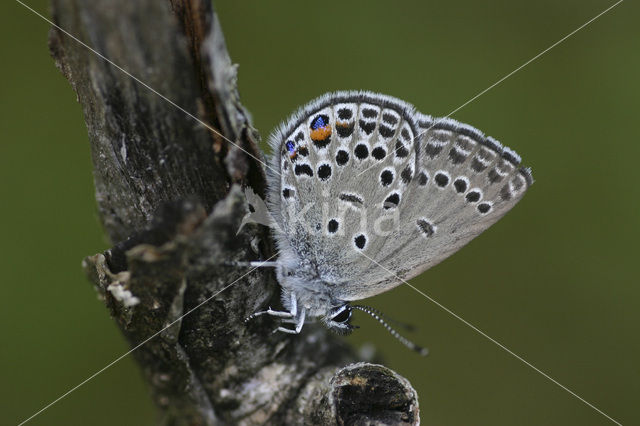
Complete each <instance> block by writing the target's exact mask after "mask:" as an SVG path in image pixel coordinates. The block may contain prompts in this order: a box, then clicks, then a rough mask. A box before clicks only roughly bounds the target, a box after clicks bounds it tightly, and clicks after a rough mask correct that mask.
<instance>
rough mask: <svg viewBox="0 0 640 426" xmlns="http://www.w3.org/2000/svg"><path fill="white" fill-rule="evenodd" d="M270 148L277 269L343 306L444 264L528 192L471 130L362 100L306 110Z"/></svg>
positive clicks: (513, 157) (326, 99) (352, 96)
mask: <svg viewBox="0 0 640 426" xmlns="http://www.w3.org/2000/svg"><path fill="white" fill-rule="evenodd" d="M270 142H271V145H272V148H273V150H274V155H273V157H272V167H271V169H272V170H273V169H277V170H279V171H280V174H279V175H278V174H275V173H273V172H270V173H269V179H270V185H269V187H270V192H269V203H270V205H271V211H272V212H273V214H274V215H275V219H276V221H277V222H278V224H279V227H280V229H279V230H277V231H276V240H277V242H278V246H279V249H280V253H281V259H283V260H282V261H284V262H285V263H286V262H290V265H288V266H289V267H291V268H306V269H308V270H310V271H312V275H313V276H314V277H319V278H320V280H321V281H322V282H324V283H326V285H327V286H329V287H330V288H331V294H332V295H333V296H334V297H336V298H338V299H341V300H347V301H348V300H357V299H362V298H365V297H369V296H372V295H375V294H378V293H381V292H384V291H386V290H389V289H390V288H393V287H395V286H396V285H398V284H400V283H401V281H400V280H399V279H398V277H400V278H402V279H409V278H411V277H413V276H415V275H417V274H419V273H420V272H422V271H424V270H426V269H428V268H429V267H431V266H433V265H435V264H437V263H438V262H440V261H442V260H443V259H445V258H446V257H448V256H449V255H451V254H452V253H454V252H455V251H457V250H458V249H460V248H461V247H462V246H464V245H465V244H466V243H468V242H469V241H470V240H471V239H473V238H474V237H476V236H477V235H479V234H480V233H481V232H482V231H484V230H485V229H487V228H488V227H489V226H491V225H492V224H493V223H495V222H496V221H497V220H498V219H500V217H502V216H503V215H504V214H505V213H506V212H507V211H508V210H509V209H511V208H512V207H513V206H514V205H515V204H516V203H517V202H518V201H519V200H520V199H521V198H522V196H523V195H524V193H525V191H526V189H527V188H528V187H529V185H530V184H531V183H532V178H531V174H530V172H529V171H528V170H527V169H523V168H519V166H518V164H519V162H520V159H519V157H518V155H517V154H516V153H515V152H513V151H511V150H510V149H508V148H504V147H502V146H501V145H500V144H499V143H498V142H496V141H495V140H493V139H492V138H487V137H485V136H484V135H483V134H482V133H481V132H479V131H478V130H476V129H474V128H472V127H470V126H467V125H464V124H461V123H458V122H456V121H455V120H451V119H438V120H433V119H432V118H431V117H429V116H425V115H422V114H419V113H417V112H416V111H415V110H414V109H413V107H412V106H411V105H409V104H407V103H405V102H403V101H400V100H398V99H394V98H391V97H387V96H383V95H377V94H371V93H367V92H338V93H334V94H329V95H325V96H323V97H321V98H319V99H318V100H316V101H313V102H311V103H310V104H309V105H307V106H306V107H303V108H302V109H301V110H299V111H298V112H297V113H296V114H294V116H293V117H291V118H290V119H289V120H288V121H287V122H285V124H284V125H283V126H282V127H281V128H280V129H278V131H276V133H275V134H274V135H273V136H272V138H271V140H270ZM380 265H381V266H382V267H381V266H380ZM309 290H310V291H313V290H314V289H309Z"/></svg>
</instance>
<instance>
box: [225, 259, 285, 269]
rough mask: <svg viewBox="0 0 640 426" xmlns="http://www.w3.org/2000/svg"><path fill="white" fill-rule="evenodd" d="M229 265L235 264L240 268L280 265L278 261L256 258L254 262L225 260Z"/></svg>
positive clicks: (274, 266)
mask: <svg viewBox="0 0 640 426" xmlns="http://www.w3.org/2000/svg"><path fill="white" fill-rule="evenodd" d="M225 265H227V266H235V267H238V268H242V267H247V268H276V267H277V266H278V262H277V261H270V262H267V261H260V260H256V261H254V262H225Z"/></svg>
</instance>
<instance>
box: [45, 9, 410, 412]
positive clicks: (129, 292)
mask: <svg viewBox="0 0 640 426" xmlns="http://www.w3.org/2000/svg"><path fill="white" fill-rule="evenodd" d="M52 10H53V18H54V21H55V23H56V24H57V25H59V26H60V27H62V28H64V29H65V30H66V31H68V32H69V33H71V34H73V35H74V36H75V37H77V38H78V39H80V40H81V41H83V42H84V43H86V44H87V45H89V46H91V47H92V48H93V49H95V50H96V51H97V52H99V53H100V54H102V55H104V57H105V58H108V59H109V60H110V61H113V63H115V64H117V65H118V66H120V67H122V68H123V69H124V70H126V72H128V73H130V74H131V75H132V76H134V77H135V78H137V79H139V81H136V80H135V79H134V78H132V77H131V76H129V75H127V74H126V73H125V72H124V71H123V70H120V69H118V68H117V67H116V66H114V64H112V63H109V62H108V61H107V60H105V59H103V58H101V57H99V56H98V55H96V54H95V53H93V52H91V51H90V50H88V49H87V48H86V47H84V46H82V45H81V44H79V43H77V42H76V41H74V40H73V39H72V38H70V37H68V36H67V35H65V34H64V33H62V32H61V31H59V30H57V29H55V28H53V29H52V30H51V33H50V49H51V52H52V55H53V57H54V58H55V60H56V64H57V66H58V67H59V69H60V70H61V71H62V73H63V74H64V75H65V77H66V78H67V79H68V80H69V81H70V83H71V85H72V86H73V89H74V90H75V92H76V93H77V96H78V100H79V102H80V103H81V105H82V108H83V112H84V117H85V122H86V125H87V128H88V133H89V141H90V144H91V154H92V159H93V164H94V178H95V185H96V197H97V201H98V208H99V212H100V217H101V220H102V223H103V226H104V228H105V230H106V232H107V233H108V235H109V237H110V238H111V240H112V241H113V242H114V243H115V245H114V247H113V248H111V249H110V250H107V251H106V252H104V253H102V254H97V255H95V256H91V257H88V258H86V259H85V261H84V268H85V270H86V272H87V274H88V276H89V277H90V279H91V281H92V282H93V283H94V285H95V286H96V289H97V291H98V293H99V294H100V295H101V296H102V298H103V300H104V302H105V304H106V306H107V307H108V309H109V311H110V313H111V315H112V316H113V318H114V320H115V321H117V323H118V325H119V327H120V328H121V330H122V332H123V334H124V335H125V337H126V338H127V339H128V341H129V342H130V344H131V346H132V348H135V351H134V352H133V355H134V356H135V357H136V359H137V361H138V363H139V365H140V368H141V369H142V371H143V374H144V377H145V379H146V381H147V383H148V385H149V387H150V390H151V394H152V396H153V399H154V401H155V403H156V405H157V406H158V408H159V413H160V417H159V423H161V424H167V425H216V424H230V423H232V424H248V425H251V424H264V423H270V424H285V423H286V424H302V423H311V422H316V423H320V424H371V423H377V424H417V423H418V422H419V417H418V402H417V395H416V393H415V391H414V390H413V388H412V387H411V385H410V384H409V383H408V382H407V381H406V380H405V379H403V378H402V377H400V376H398V375H397V374H396V373H394V372H392V371H390V370H389V369H387V368H385V367H383V366H379V365H373V364H364V363H360V364H352V365H349V366H347V367H340V366H342V365H345V364H346V363H349V362H351V361H352V360H353V359H354V355H353V353H352V352H351V351H350V349H349V348H348V347H347V346H346V345H345V344H344V343H343V342H342V340H340V339H339V338H338V337H336V336H334V335H331V334H329V333H328V332H327V330H325V329H324V328H322V327H320V326H308V327H305V331H304V332H303V333H302V334H301V335H299V336H290V335H285V334H282V333H277V334H273V333H272V330H273V328H274V327H275V326H276V324H275V323H274V322H273V321H271V320H269V319H267V318H264V319H263V318H260V319H259V320H256V321H255V322H254V323H252V324H250V325H249V326H246V325H245V324H244V323H243V319H244V318H245V317H246V316H248V315H249V314H251V313H252V312H254V311H256V310H258V309H260V308H264V307H265V306H267V305H269V304H273V305H274V306H277V305H278V297H279V291H278V286H277V283H276V282H275V279H274V277H273V275H272V272H271V271H264V270H256V271H253V272H249V270H248V269H242V268H237V267H229V266H226V265H227V264H228V261H230V260H257V259H266V258H268V257H269V256H271V255H273V253H274V250H273V245H272V241H271V239H270V235H269V232H268V230H267V229H266V228H264V227H262V226H260V225H248V226H245V227H244V228H243V230H242V232H240V233H239V234H238V235H236V230H237V229H238V228H239V225H240V222H241V218H242V217H243V216H244V214H245V213H246V212H247V205H246V200H245V199H244V196H243V195H242V190H241V186H244V185H248V186H251V187H252V188H253V189H254V191H256V192H257V193H258V194H260V195H264V191H265V187H266V184H265V178H264V169H263V167H262V165H261V164H260V163H259V162H258V161H256V160H255V159H254V158H253V157H255V158H258V159H261V158H262V154H261V153H260V151H259V149H258V148H257V144H256V141H257V140H258V138H259V137H258V134H257V132H256V131H255V130H254V129H252V128H251V126H250V125H249V121H248V119H247V114H246V112H245V109H244V108H243V106H242V105H241V103H240V100H239V96H238V93H237V90H236V71H235V67H234V66H233V65H232V63H231V61H230V59H229V55H228V53H227V50H226V46H225V43H224V38H223V35H222V32H221V29H220V25H219V23H218V21H217V17H216V15H215V13H214V12H213V9H212V6H211V4H210V2H208V1H205V0H170V1H165V2H163V1H157V0H144V1H143V0H139V1H135V2H131V1H128V0H108V1H107V0H94V1H91V2H88V1H82V0H52ZM145 85H147V86H148V87H145ZM150 88H152V89H150ZM154 91H157V93H155V92H154ZM163 96H164V97H166V99H165V98H163ZM168 100H170V101H171V102H173V103H174V105H172V104H171V103H170V102H169V101H168ZM189 114H191V115H192V116H190V115H189ZM195 118H198V119H199V120H200V121H198V120H196V119H195ZM203 123H205V124H206V125H205V124H203ZM209 127H210V128H209ZM211 128H213V129H215V130H216V131H217V132H219V133H216V132H213V131H211ZM221 135H224V137H222V136H221ZM229 141H232V142H233V144H232V143H230V142H229ZM247 153H249V154H250V155H248V154H247ZM161 330H162V331H161Z"/></svg>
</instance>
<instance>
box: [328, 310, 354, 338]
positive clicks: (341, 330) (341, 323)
mask: <svg viewBox="0 0 640 426" xmlns="http://www.w3.org/2000/svg"><path fill="white" fill-rule="evenodd" d="M351 313H352V308H351V305H349V303H344V304H342V305H339V306H337V307H334V308H331V309H330V310H329V311H328V312H327V315H326V316H325V317H324V319H323V320H324V323H325V325H326V326H327V327H328V328H329V330H331V331H334V332H336V333H338V334H350V333H351V332H352V331H353V329H354V328H358V327H357V326H355V325H352V324H351Z"/></svg>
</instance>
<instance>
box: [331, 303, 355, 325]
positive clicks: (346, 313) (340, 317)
mask: <svg viewBox="0 0 640 426" xmlns="http://www.w3.org/2000/svg"><path fill="white" fill-rule="evenodd" d="M349 318H351V308H349V307H347V308H345V309H343V310H341V311H340V312H339V313H338V314H337V315H336V316H334V317H333V318H331V321H333V322H337V323H345V322H347V321H349Z"/></svg>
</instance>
